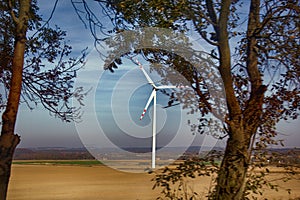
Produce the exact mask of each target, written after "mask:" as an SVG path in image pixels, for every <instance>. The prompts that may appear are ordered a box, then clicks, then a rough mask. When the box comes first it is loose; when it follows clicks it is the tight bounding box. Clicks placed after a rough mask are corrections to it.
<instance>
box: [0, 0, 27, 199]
mask: <svg viewBox="0 0 300 200" xmlns="http://www.w3.org/2000/svg"><path fill="white" fill-rule="evenodd" d="M8 3H9V7H10V9H11V17H12V19H13V21H14V22H15V46H14V57H13V61H12V75H11V80H10V88H9V94H8V99H7V105H6V108H5V111H4V113H3V115H2V130H1V136H0V200H5V199H6V196H7V189H8V183H9V178H10V173H11V163H12V158H13V154H14V151H15V149H16V147H17V145H18V144H19V142H20V137H19V136H18V135H16V134H15V124H16V120H17V114H18V108H19V103H20V95H21V89H22V74H23V64H24V52H25V46H26V32H27V25H28V20H29V17H28V16H29V12H30V5H31V1H30V0H20V1H19V3H20V5H19V6H20V7H19V13H18V15H15V12H14V10H13V8H12V6H13V5H12V4H13V3H12V2H11V1H8ZM17 16H18V17H17Z"/></svg>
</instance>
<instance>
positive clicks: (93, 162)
mask: <svg viewBox="0 0 300 200" xmlns="http://www.w3.org/2000/svg"><path fill="white" fill-rule="evenodd" d="M13 164H17V165H102V163H101V162H100V161H98V160H20V161H13Z"/></svg>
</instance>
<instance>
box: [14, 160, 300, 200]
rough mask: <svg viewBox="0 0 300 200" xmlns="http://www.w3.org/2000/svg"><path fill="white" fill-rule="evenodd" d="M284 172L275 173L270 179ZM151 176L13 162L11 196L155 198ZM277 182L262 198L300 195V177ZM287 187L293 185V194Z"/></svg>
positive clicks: (204, 184) (198, 184)
mask: <svg viewBox="0 0 300 200" xmlns="http://www.w3.org/2000/svg"><path fill="white" fill-rule="evenodd" d="M281 175H282V174H281V173H275V174H272V175H271V176H270V179H274V178H278V177H280V176H281ZM152 178H153V175H149V174H147V173H125V172H120V171H116V170H113V169H110V168H108V167H105V166H57V165H13V167H12V177H11V182H10V186H9V192H8V200H117V199H118V200H154V199H156V197H158V195H159V193H160V191H159V190H152V186H153V182H151V181H150V180H151V179H152ZM278 184H279V185H280V186H281V187H282V189H281V190H280V191H279V192H275V191H270V190H266V191H265V196H264V197H260V198H259V199H265V198H267V199H276V200H277V199H282V200H284V199H295V198H296V197H300V181H299V179H298V180H292V181H290V182H288V183H283V182H278ZM209 185H210V178H204V179H203V178H201V179H199V180H196V181H195V182H194V184H193V188H194V189H197V192H198V194H202V195H203V196H204V194H205V192H207V190H208V188H209ZM199 188H201V190H199ZM284 188H290V189H292V194H291V195H289V194H288V193H287V192H286V191H284ZM201 199H205V198H204V197H203V198H201Z"/></svg>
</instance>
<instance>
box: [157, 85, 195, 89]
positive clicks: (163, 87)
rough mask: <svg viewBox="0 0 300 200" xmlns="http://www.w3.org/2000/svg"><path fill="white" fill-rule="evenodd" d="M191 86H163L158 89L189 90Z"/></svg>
mask: <svg viewBox="0 0 300 200" xmlns="http://www.w3.org/2000/svg"><path fill="white" fill-rule="evenodd" d="M188 87H189V86H183V85H179V86H175V85H161V86H157V87H156V89H159V90H160V89H174V88H188Z"/></svg>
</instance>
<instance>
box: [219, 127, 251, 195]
mask: <svg viewBox="0 0 300 200" xmlns="http://www.w3.org/2000/svg"><path fill="white" fill-rule="evenodd" d="M236 134H240V135H246V134H245V133H243V132H240V133H238V132H236ZM250 140H251V139H250V137H249V138H248V137H247V138H245V139H244V140H242V141H244V142H242V141H241V140H240V139H236V138H234V137H230V138H229V139H228V141H227V145H226V150H225V154H224V158H223V160H222V164H221V167H220V170H219V173H218V178H217V186H216V193H215V194H214V199H218V200H240V199H242V197H243V193H244V187H245V181H246V173H247V169H248V165H249V150H248V147H249V144H250Z"/></svg>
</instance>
